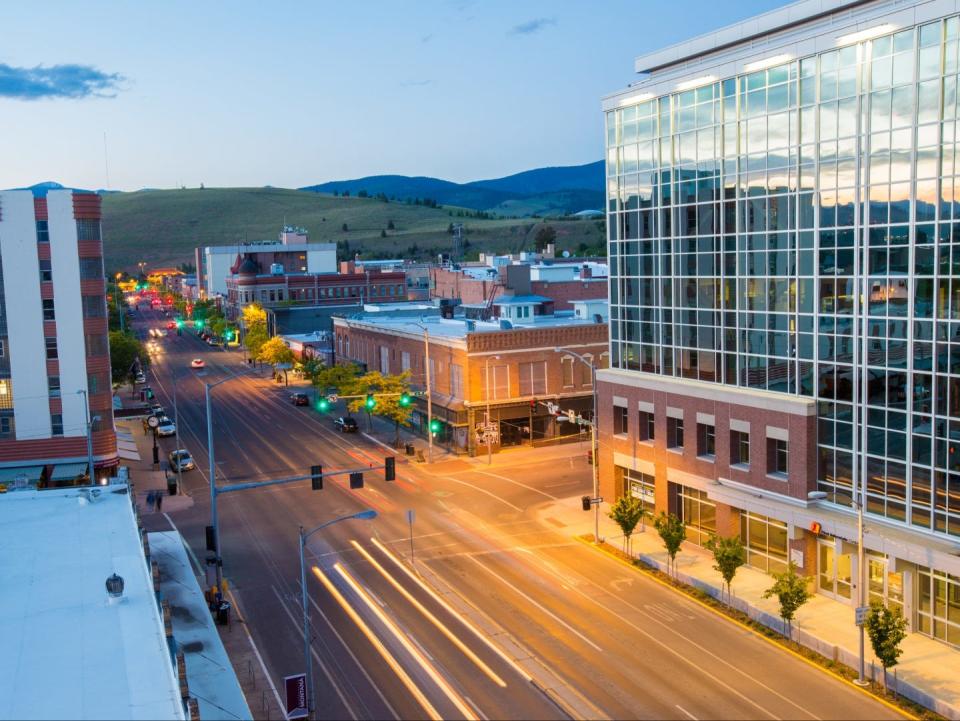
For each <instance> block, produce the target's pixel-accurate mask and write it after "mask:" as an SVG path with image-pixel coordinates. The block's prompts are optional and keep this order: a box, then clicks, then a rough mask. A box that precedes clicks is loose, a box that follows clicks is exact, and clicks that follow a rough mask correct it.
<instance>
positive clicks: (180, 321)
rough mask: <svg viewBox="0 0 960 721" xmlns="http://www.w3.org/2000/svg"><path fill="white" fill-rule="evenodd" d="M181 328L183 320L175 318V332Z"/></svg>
mask: <svg viewBox="0 0 960 721" xmlns="http://www.w3.org/2000/svg"><path fill="white" fill-rule="evenodd" d="M181 328H183V318H177V330H180V329H181Z"/></svg>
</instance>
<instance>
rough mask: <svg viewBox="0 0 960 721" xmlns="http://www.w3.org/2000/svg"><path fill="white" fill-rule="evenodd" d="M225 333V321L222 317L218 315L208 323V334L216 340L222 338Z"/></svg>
mask: <svg viewBox="0 0 960 721" xmlns="http://www.w3.org/2000/svg"><path fill="white" fill-rule="evenodd" d="M226 331H227V319H226V318H224V317H223V316H222V315H218V316H217V317H215V318H213V319H212V320H211V321H210V332H211V333H213V334H214V335H215V336H216V337H217V338H223V334H224V333H226Z"/></svg>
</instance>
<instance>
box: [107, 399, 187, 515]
mask: <svg viewBox="0 0 960 721" xmlns="http://www.w3.org/2000/svg"><path fill="white" fill-rule="evenodd" d="M114 425H115V426H116V427H117V429H122V430H125V431H127V433H128V434H129V437H131V438H132V440H133V442H134V443H136V445H137V452H138V453H139V454H140V460H139V461H132V460H125V461H123V463H122V465H125V466H127V467H128V468H129V469H130V481H131V482H132V483H133V486H134V489H135V492H136V500H137V507H138V508H139V509H140V512H141V513H142V514H149V513H154V512H155V511H154V509H153V507H148V506H147V494H148V493H150V492H151V491H160V492H162V493H163V502H162V505H161V508H160V510H161V511H162V512H164V513H175V512H177V511H182V510H183V509H185V508H190V507H191V506H192V505H193V498H191V497H190V496H189V495H188V494H186V493H183V492H181V493H178V494H177V495H175V496H171V495H168V493H167V473H168V472H169V473H171V474H173V471H171V470H170V467H169V464H168V462H167V459H166V454H165V453H164V452H163V450H162V449H161V452H160V470H158V471H156V470H154V469H153V438H152V437H151V436H150V434H149V433H148V434H146V435H145V434H144V432H143V422H142V421H141V419H140V418H131V419H128V420H116V421H115V422H114ZM194 460H196V459H194ZM187 473H196V471H187Z"/></svg>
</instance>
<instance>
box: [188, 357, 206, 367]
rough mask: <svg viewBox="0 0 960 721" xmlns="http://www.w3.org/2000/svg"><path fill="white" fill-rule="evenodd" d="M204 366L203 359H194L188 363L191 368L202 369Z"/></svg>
mask: <svg viewBox="0 0 960 721" xmlns="http://www.w3.org/2000/svg"><path fill="white" fill-rule="evenodd" d="M204 365H206V364H205V363H204V362H203V358H194V359H193V360H192V361H190V367H191V368H203V367H204Z"/></svg>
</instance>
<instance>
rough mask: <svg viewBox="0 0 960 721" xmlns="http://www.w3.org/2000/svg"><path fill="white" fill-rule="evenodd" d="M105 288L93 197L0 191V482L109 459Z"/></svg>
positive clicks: (77, 470) (112, 450)
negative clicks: (91, 460)
mask: <svg viewBox="0 0 960 721" xmlns="http://www.w3.org/2000/svg"><path fill="white" fill-rule="evenodd" d="M105 291H106V286H105V279H104V275H103V244H102V242H101V238H100V197H99V196H98V195H95V194H93V193H80V192H75V191H70V190H50V191H49V192H47V193H46V194H45V195H41V196H39V197H34V194H33V193H32V192H30V191H22V190H15V191H3V192H0V475H2V476H3V478H2V480H0V482H6V483H11V482H20V483H22V482H23V481H24V480H26V481H27V482H30V483H36V482H38V481H43V482H44V483H60V482H73V481H75V480H76V479H77V478H78V477H82V476H85V475H86V474H87V465H88V452H87V450H88V449H87V440H88V417H89V419H90V421H91V422H90V424H89V437H90V438H91V439H92V448H93V462H94V466H95V467H96V468H100V467H104V468H106V467H110V466H113V465H115V464H116V463H117V443H116V436H115V434H114V430H113V404H112V388H111V382H110V347H109V342H108V335H107V308H106V296H105ZM88 404H89V405H88ZM88 408H89V416H88Z"/></svg>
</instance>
